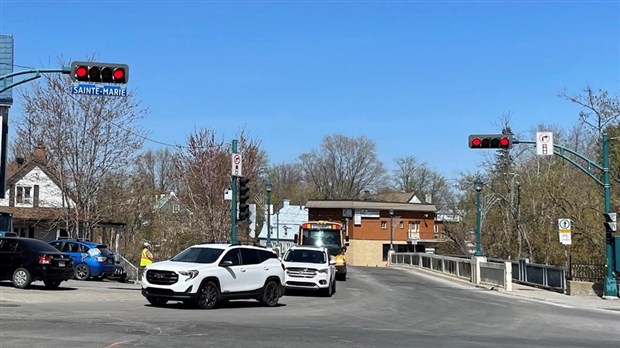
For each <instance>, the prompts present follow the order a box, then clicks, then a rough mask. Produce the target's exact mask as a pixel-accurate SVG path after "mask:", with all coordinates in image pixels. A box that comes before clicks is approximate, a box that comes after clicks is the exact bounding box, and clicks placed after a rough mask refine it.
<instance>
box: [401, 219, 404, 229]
mask: <svg viewBox="0 0 620 348" xmlns="http://www.w3.org/2000/svg"><path fill="white" fill-rule="evenodd" d="M403 227H405V223H404V222H402V221H401V222H400V228H401V229H402V228H403Z"/></svg>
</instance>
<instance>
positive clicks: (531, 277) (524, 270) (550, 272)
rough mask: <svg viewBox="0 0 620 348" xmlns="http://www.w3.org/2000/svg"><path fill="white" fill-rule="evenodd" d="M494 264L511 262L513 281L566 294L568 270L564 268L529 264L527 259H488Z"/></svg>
mask: <svg viewBox="0 0 620 348" xmlns="http://www.w3.org/2000/svg"><path fill="white" fill-rule="evenodd" d="M487 261H489V262H493V263H505V262H510V263H511V264H512V281H514V282H515V283H521V284H526V285H532V286H536V287H540V288H544V289H547V290H553V291H557V292H561V293H565V292H566V269H565V268H563V267H557V266H550V265H541V264H537V263H529V261H528V260H527V259H521V260H519V261H515V260H504V259H497V258H488V259H487Z"/></svg>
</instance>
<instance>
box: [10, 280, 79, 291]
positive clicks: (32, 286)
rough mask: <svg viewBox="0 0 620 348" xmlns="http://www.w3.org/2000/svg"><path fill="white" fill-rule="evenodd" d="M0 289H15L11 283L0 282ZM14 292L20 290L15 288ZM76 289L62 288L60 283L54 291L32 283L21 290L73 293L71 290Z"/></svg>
mask: <svg viewBox="0 0 620 348" xmlns="http://www.w3.org/2000/svg"><path fill="white" fill-rule="evenodd" d="M0 288H15V287H14V286H13V283H11V282H0ZM15 289H16V290H20V289H17V288H15ZM77 289H78V288H74V287H69V286H62V283H61V284H60V286H59V287H58V288H56V289H48V288H46V287H45V285H43V284H37V283H32V284H30V286H29V287H27V288H26V289H23V290H37V291H73V290H77Z"/></svg>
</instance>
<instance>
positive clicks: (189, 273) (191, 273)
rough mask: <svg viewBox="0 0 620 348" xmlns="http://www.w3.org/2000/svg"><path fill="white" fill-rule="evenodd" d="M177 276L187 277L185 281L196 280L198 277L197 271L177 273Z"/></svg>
mask: <svg viewBox="0 0 620 348" xmlns="http://www.w3.org/2000/svg"><path fill="white" fill-rule="evenodd" d="M179 274H180V275H182V276H186V277H188V278H187V279H185V281H188V280H191V279H194V278H196V276H197V275H198V271H197V270H195V269H193V270H190V271H179Z"/></svg>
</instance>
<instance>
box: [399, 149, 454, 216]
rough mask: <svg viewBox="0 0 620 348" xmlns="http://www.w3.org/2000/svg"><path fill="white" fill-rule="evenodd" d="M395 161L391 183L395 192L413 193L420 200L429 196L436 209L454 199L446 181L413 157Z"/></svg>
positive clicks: (400, 158)
mask: <svg viewBox="0 0 620 348" xmlns="http://www.w3.org/2000/svg"><path fill="white" fill-rule="evenodd" d="M395 161H396V168H395V169H394V170H393V175H392V181H393V182H394V186H395V188H396V190H398V191H402V192H413V193H415V194H416V195H417V196H418V198H420V199H421V200H425V199H426V195H430V197H432V202H433V203H434V204H435V205H436V206H437V208H438V209H441V208H442V207H445V206H446V205H448V203H449V202H451V201H453V200H454V199H455V198H454V194H453V192H452V189H451V188H450V185H449V184H448V180H447V179H446V178H445V177H444V176H443V175H442V174H440V173H439V172H436V171H434V170H432V169H430V168H429V167H428V166H427V165H426V164H425V163H418V161H417V159H416V158H415V157H414V156H405V157H398V158H396V160H395Z"/></svg>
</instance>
